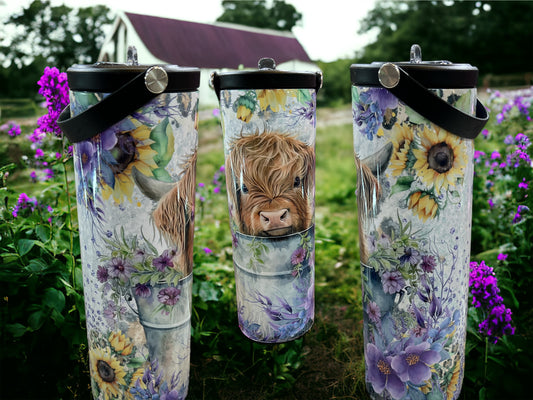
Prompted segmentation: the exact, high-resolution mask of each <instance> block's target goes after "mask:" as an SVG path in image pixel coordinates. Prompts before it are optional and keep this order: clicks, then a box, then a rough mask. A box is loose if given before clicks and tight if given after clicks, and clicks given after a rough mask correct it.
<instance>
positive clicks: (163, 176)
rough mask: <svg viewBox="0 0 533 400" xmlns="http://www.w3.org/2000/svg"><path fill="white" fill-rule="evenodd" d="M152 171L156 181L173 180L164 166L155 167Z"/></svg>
mask: <svg viewBox="0 0 533 400" xmlns="http://www.w3.org/2000/svg"><path fill="white" fill-rule="evenodd" d="M152 173H153V174H154V177H155V178H156V179H157V180H158V181H163V182H170V183H172V182H174V181H173V180H172V177H171V176H170V174H169V173H168V171H167V170H166V169H165V168H156V169H154V170H152Z"/></svg>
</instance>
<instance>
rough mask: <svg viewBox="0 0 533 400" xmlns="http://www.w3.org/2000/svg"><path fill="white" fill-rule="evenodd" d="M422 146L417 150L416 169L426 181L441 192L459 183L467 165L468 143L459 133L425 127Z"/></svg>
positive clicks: (414, 151)
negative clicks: (457, 134) (453, 133)
mask: <svg viewBox="0 0 533 400" xmlns="http://www.w3.org/2000/svg"><path fill="white" fill-rule="evenodd" d="M421 137H422V140H421V148H419V149H414V150H413V154H414V155H415V156H416V162H415V165H414V169H415V170H416V173H417V175H418V176H419V177H420V178H421V180H422V182H424V184H426V185H428V186H434V187H435V192H436V194H437V195H439V194H440V191H441V190H448V189H449V188H450V186H455V184H456V183H457V180H458V179H459V178H462V177H463V176H464V170H465V168H466V164H467V156H466V144H465V142H464V141H463V140H462V139H461V138H460V137H458V136H456V135H452V134H451V133H449V132H446V131H445V130H444V129H441V128H439V127H438V126H434V129H432V130H431V129H428V128H427V127H425V128H424V131H423V132H422V134H421Z"/></svg>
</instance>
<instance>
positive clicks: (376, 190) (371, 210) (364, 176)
mask: <svg viewBox="0 0 533 400" xmlns="http://www.w3.org/2000/svg"><path fill="white" fill-rule="evenodd" d="M392 151H393V147H392V145H391V144H390V143H389V144H388V145H386V146H385V147H383V148H382V149H381V150H380V151H378V152H377V153H376V154H374V155H372V156H370V157H368V158H366V159H364V160H360V159H359V157H357V154H355V165H356V167H357V214H358V219H359V255H360V258H361V262H362V263H364V264H366V263H367V262H368V258H369V250H368V238H367V233H368V232H367V230H368V220H369V219H370V218H372V217H374V216H375V215H376V214H377V211H378V206H379V202H380V200H381V199H382V196H383V190H382V187H381V184H380V179H379V178H380V176H383V175H384V174H385V169H386V168H387V165H388V163H389V160H390V158H391V155H392Z"/></svg>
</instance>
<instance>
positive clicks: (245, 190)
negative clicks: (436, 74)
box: [241, 183, 248, 194]
mask: <svg viewBox="0 0 533 400" xmlns="http://www.w3.org/2000/svg"><path fill="white" fill-rule="evenodd" d="M241 192H243V193H245V194H246V193H248V188H247V187H246V185H245V184H244V183H243V184H242V185H241Z"/></svg>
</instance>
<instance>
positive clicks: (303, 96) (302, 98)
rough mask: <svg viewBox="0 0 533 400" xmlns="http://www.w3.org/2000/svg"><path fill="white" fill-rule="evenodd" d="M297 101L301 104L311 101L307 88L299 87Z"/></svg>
mask: <svg viewBox="0 0 533 400" xmlns="http://www.w3.org/2000/svg"><path fill="white" fill-rule="evenodd" d="M297 99H298V102H299V103H301V104H306V103H309V102H311V93H310V91H309V89H299V90H298V95H297Z"/></svg>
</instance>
